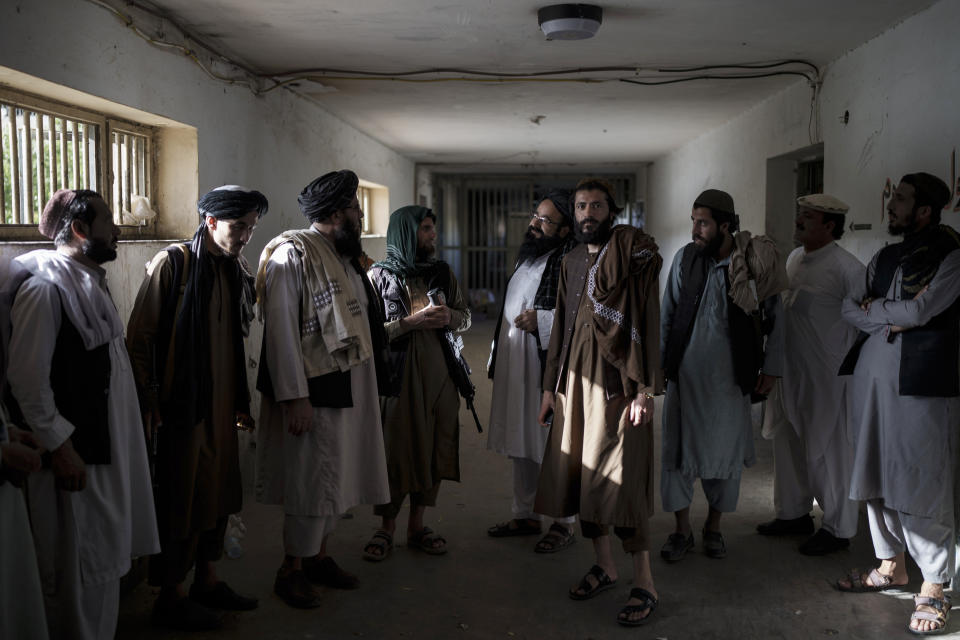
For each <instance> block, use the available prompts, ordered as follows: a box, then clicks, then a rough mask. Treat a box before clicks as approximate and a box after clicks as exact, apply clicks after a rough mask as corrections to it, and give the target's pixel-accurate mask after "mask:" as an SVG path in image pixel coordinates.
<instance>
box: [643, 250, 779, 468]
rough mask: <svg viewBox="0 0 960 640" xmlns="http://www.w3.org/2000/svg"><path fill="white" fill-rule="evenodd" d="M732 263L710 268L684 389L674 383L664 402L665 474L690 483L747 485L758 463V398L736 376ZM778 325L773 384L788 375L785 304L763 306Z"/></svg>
mask: <svg viewBox="0 0 960 640" xmlns="http://www.w3.org/2000/svg"><path fill="white" fill-rule="evenodd" d="M682 255H683V251H678V252H677V254H676V256H674V259H673V264H672V265H671V266H670V274H669V275H668V276H667V286H666V290H665V291H664V294H663V301H662V304H661V310H660V318H661V322H660V340H661V345H660V350H661V353H662V352H663V351H664V349H665V346H666V340H667V336H669V335H670V325H671V323H672V322H673V314H674V311H675V310H676V307H677V303H678V302H679V300H680V291H681V288H682V285H683V283H682V282H681V274H680V261H681V258H682ZM729 264H730V258H729V257H728V258H724V259H723V260H720V261H719V262H718V261H716V260H712V259H711V260H710V268H709V270H708V273H707V277H706V283H705V284H704V289H703V294H702V296H701V300H700V306H699V308H698V310H697V317H696V319H695V320H694V322H693V329H692V332H691V334H690V341H689V342H688V343H687V348H686V351H685V352H684V354H683V359H682V360H681V361H680V371H679V376H678V377H679V381H673V380H671V381H669V382H667V390H666V395H665V397H664V401H663V453H662V464H663V468H664V469H671V470H678V471H680V472H681V473H683V474H684V475H686V476H694V477H698V478H711V479H728V478H735V477H739V475H740V472H741V470H742V468H743V467H744V466H751V465H752V464H753V463H754V461H755V460H756V455H755V452H754V447H753V432H752V426H751V418H750V396H749V395H744V393H743V391H741V389H740V387H739V385H738V384H737V381H736V377H735V375H734V368H733V350H732V348H731V345H730V330H729V326H728V319H727V305H728V304H733V302H732V301H730V300H729V296H728V295H727V287H726V282H725V278H724V272H725V270H726V268H727V266H728V265H729ZM762 302H763V304H764V307H765V310H766V312H767V313H768V314H769V315H770V316H771V317H773V320H774V323H773V330H772V331H771V334H770V336H769V337H768V338H767V345H766V351H765V355H764V361H763V370H764V372H765V373H767V374H769V375H771V376H780V375H782V372H781V369H782V366H783V324H782V322H780V321H779V320H778V317H777V316H778V312H779V307H780V303H779V297H778V296H771V297H770V298H768V299H767V300H764V301H762Z"/></svg>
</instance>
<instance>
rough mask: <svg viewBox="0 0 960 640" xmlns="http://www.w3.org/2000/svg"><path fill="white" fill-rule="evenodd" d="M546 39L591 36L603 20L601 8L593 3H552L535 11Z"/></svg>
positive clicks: (579, 38) (585, 37) (570, 38)
mask: <svg viewBox="0 0 960 640" xmlns="http://www.w3.org/2000/svg"><path fill="white" fill-rule="evenodd" d="M537 21H538V22H539V23H540V30H541V31H543V35H545V36H547V40H585V39H587V38H592V37H593V36H594V34H595V33H596V32H597V30H598V29H599V28H600V23H601V22H603V9H601V8H600V7H598V6H597V5H594V4H552V5H550V6H549V7H543V8H542V9H540V10H538V11H537Z"/></svg>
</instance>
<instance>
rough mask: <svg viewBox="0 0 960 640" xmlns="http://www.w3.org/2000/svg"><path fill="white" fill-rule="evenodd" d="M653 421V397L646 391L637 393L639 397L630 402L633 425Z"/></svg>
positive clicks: (636, 425) (637, 425)
mask: <svg viewBox="0 0 960 640" xmlns="http://www.w3.org/2000/svg"><path fill="white" fill-rule="evenodd" d="M652 421H653V397H651V396H648V395H647V394H646V393H644V392H642V391H641V392H640V393H638V394H637V397H636V398H634V399H633V400H632V401H631V402H630V422H631V423H633V426H635V427H639V426H640V425H642V424H647V423H648V422H652Z"/></svg>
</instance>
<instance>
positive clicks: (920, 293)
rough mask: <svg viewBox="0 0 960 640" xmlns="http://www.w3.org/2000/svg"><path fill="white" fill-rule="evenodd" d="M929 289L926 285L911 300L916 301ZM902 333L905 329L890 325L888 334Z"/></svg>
mask: <svg viewBox="0 0 960 640" xmlns="http://www.w3.org/2000/svg"><path fill="white" fill-rule="evenodd" d="M929 288H930V285H927V286H925V287H924V288H923V289H920V291H917V295H915V296H913V299H914V300H916V299H917V298H919V297H920V296H922V295H923V294H925V293H926V292H927V289H929ZM904 331H906V329H904V328H903V327H901V326H898V325H895V324H893V325H890V333H903V332H904Z"/></svg>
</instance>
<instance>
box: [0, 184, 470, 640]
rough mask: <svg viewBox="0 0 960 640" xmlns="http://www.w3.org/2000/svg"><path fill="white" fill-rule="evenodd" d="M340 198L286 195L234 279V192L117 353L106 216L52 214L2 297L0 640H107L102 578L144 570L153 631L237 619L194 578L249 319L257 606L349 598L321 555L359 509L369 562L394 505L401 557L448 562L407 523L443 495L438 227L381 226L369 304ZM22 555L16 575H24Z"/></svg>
mask: <svg viewBox="0 0 960 640" xmlns="http://www.w3.org/2000/svg"><path fill="white" fill-rule="evenodd" d="M357 187H358V179H357V176H356V174H354V173H353V172H352V171H349V170H344V171H334V172H331V173H328V174H326V175H324V176H321V177H320V178H317V179H316V180H314V181H312V182H311V183H310V184H309V185H307V187H305V188H304V189H303V191H302V193H301V194H300V197H299V204H300V209H301V212H302V213H303V215H304V216H305V217H306V218H307V220H308V222H309V226H308V227H307V228H306V229H303V230H295V231H287V232H284V233H283V234H281V235H280V236H278V237H276V238H274V239H273V240H271V241H270V242H269V243H268V245H267V247H266V248H265V249H264V252H263V256H262V258H261V261H260V265H259V269H258V270H256V271H255V272H254V271H251V270H250V269H249V267H248V266H247V263H246V261H245V259H244V258H243V257H242V256H241V251H242V249H243V247H244V246H245V245H246V244H247V243H248V242H249V241H250V238H251V236H252V234H253V232H254V229H255V227H256V225H257V223H258V222H259V220H260V219H261V217H262V216H263V215H265V214H266V213H267V209H268V204H267V199H266V198H265V197H264V196H263V194H261V193H260V192H258V191H255V190H251V189H247V188H244V187H239V186H235V185H228V186H224V187H220V188H217V189H214V190H213V191H211V192H209V193H207V194H205V195H204V196H203V197H201V198H200V200H199V202H198V212H199V217H200V221H199V226H198V228H197V230H196V233H195V234H194V236H193V238H192V239H191V240H190V241H189V242H187V243H183V244H174V245H171V246H169V247H167V248H166V249H165V250H163V251H161V252H160V253H158V254H157V255H156V257H154V258H153V260H151V261H150V262H149V263H148V264H147V269H146V277H145V279H144V281H143V284H142V286H141V287H140V291H139V293H138V294H137V298H136V302H135V304H134V309H133V311H132V313H131V315H130V319H129V323H128V325H127V327H126V340H124V327H123V324H122V321H121V320H120V317H119V314H118V313H117V308H116V306H115V305H114V302H113V299H112V298H111V295H110V292H109V289H108V288H107V284H106V278H105V276H106V272H105V271H104V269H103V267H102V266H101V265H103V264H104V263H107V262H109V261H111V260H114V259H116V257H117V241H118V238H119V234H120V229H119V227H117V225H116V224H115V223H114V221H113V220H114V219H113V214H112V213H111V211H110V209H109V208H108V207H107V205H106V203H105V202H104V200H103V199H102V198H101V197H100V196H99V195H98V194H97V193H95V192H93V191H87V190H61V191H58V192H57V193H56V194H54V196H53V197H52V198H51V200H50V202H49V203H48V204H47V206H46V208H45V209H44V212H43V215H42V216H41V220H40V224H39V228H40V231H41V233H43V234H44V235H45V236H46V237H48V238H50V239H51V240H53V241H54V245H55V249H54V250H39V251H33V252H30V253H28V254H25V255H24V256H21V257H19V258H17V259H15V260H14V261H13V263H12V265H11V273H10V277H9V278H8V279H7V282H6V283H5V284H4V286H3V290H2V291H0V310H2V311H3V319H4V321H3V323H2V329H3V331H2V333H0V336H2V338H3V341H2V342H0V346H2V347H3V350H2V351H0V353H2V355H3V362H4V367H3V368H2V370H3V371H4V372H6V368H7V365H8V363H11V362H16V363H17V367H16V375H14V376H7V377H5V378H4V380H2V381H0V382H4V383H9V388H10V393H9V394H8V395H7V396H5V398H4V400H5V402H4V403H3V404H0V409H3V413H2V417H3V420H2V421H0V446H2V453H3V457H2V461H3V465H2V466H0V499H2V501H3V502H2V504H3V505H4V509H5V512H4V513H5V515H4V518H3V525H4V535H5V544H4V545H0V547H2V548H3V549H4V551H7V550H10V549H12V547H11V546H10V545H8V544H6V541H7V538H6V535H7V534H8V533H9V535H10V536H11V538H10V539H11V540H14V539H16V540H19V541H21V542H22V543H23V544H22V545H20V546H19V554H17V555H8V554H6V553H5V554H4V555H3V556H2V558H3V559H4V566H5V571H4V577H3V582H4V584H3V589H4V591H5V592H6V591H7V590H8V589H12V588H14V585H13V584H11V581H14V582H16V588H17V590H18V593H20V594H21V595H20V596H19V597H18V598H17V608H16V609H15V610H14V609H4V611H3V613H4V615H3V617H2V618H0V631H3V633H2V635H3V636H4V637H6V635H8V634H9V635H10V637H17V638H29V637H37V638H45V637H48V635H49V637H54V638H110V637H113V635H114V632H115V629H116V624H117V614H118V609H119V585H120V578H121V577H122V576H124V575H125V574H126V573H127V572H128V571H129V569H130V567H131V559H132V558H136V557H141V556H152V557H151V558H150V563H149V581H150V583H151V585H153V586H156V587H159V595H158V597H157V600H156V603H155V605H154V610H153V623H154V624H155V625H157V626H164V627H172V628H176V629H182V630H205V629H215V628H218V627H220V626H221V624H222V612H223V611H243V610H249V609H253V608H256V607H257V605H258V602H257V600H256V599H255V598H250V597H245V596H242V595H240V594H238V593H236V592H235V591H234V590H233V589H232V588H230V587H229V586H228V585H227V584H226V583H225V582H224V581H222V580H220V579H219V578H218V575H217V572H216V564H215V563H216V561H217V560H219V559H220V558H221V557H222V554H223V546H224V534H225V529H226V526H227V520H228V516H229V515H231V514H233V513H237V512H239V511H240V510H241V502H242V486H241V480H240V466H239V453H238V436H237V432H238V430H250V429H252V428H253V426H254V420H253V418H252V417H251V415H250V400H251V398H250V393H249V387H248V380H247V374H246V367H247V364H246V363H247V360H248V357H247V354H246V353H245V349H244V342H243V341H244V338H245V337H246V336H247V335H248V331H249V328H250V324H251V322H252V321H253V319H254V318H255V315H254V304H255V303H258V308H259V312H260V314H261V319H262V320H263V322H264V336H263V343H262V349H261V357H260V368H259V372H258V376H257V389H258V390H259V391H260V392H261V394H262V402H261V414H260V420H259V422H260V428H259V442H258V458H259V459H258V478H257V488H258V499H260V500H261V501H263V502H267V503H277V504H282V505H283V507H284V514H285V516H284V524H283V547H284V554H285V555H284V558H283V561H282V563H281V566H280V568H279V569H278V571H277V576H276V580H275V583H274V591H275V592H276V593H277V595H279V596H280V597H281V598H282V599H283V600H284V601H285V602H286V603H288V604H289V605H291V606H295V607H303V608H310V607H315V606H318V604H319V595H320V592H319V591H318V585H327V586H330V587H334V588H342V589H351V588H356V587H357V586H358V580H357V578H356V577H355V576H354V575H352V574H350V573H348V572H347V571H345V570H343V569H341V568H340V567H339V566H338V565H337V564H336V562H334V560H333V558H331V557H330V556H329V555H327V553H326V546H327V540H328V537H329V535H330V534H331V533H332V531H333V530H334V528H335V525H336V523H337V522H338V520H339V519H340V517H341V515H342V514H343V513H345V512H346V511H347V510H348V509H349V508H351V507H353V506H355V505H358V504H371V505H378V506H377V512H378V513H379V514H380V515H382V516H383V529H382V530H380V531H378V533H377V535H376V536H375V537H374V539H373V540H372V541H371V543H370V544H369V545H368V546H367V549H366V550H365V554H366V556H367V557H368V558H369V559H375V560H382V559H384V558H385V557H386V556H387V554H388V553H389V551H390V548H391V545H392V533H393V527H394V526H395V519H396V515H397V512H398V511H399V508H400V505H401V503H402V502H403V499H404V497H405V496H406V495H407V494H409V495H410V496H411V517H410V520H409V523H408V531H407V544H408V545H409V546H411V547H414V548H417V549H420V550H422V551H424V552H426V553H429V554H440V553H444V552H445V551H446V541H445V539H444V538H443V537H442V536H441V535H439V534H437V533H435V532H433V531H432V530H431V529H430V528H429V527H427V526H425V525H424V523H423V519H424V509H425V507H426V506H429V505H433V504H435V502H436V498H437V493H438V490H439V486H440V482H441V480H444V479H450V480H458V479H459V450H458V446H459V425H458V411H459V398H458V395H457V390H456V388H455V387H454V386H453V385H452V384H451V383H450V382H449V377H448V376H438V375H436V373H437V371H438V367H443V366H445V362H446V358H445V354H444V353H443V351H442V346H443V343H444V339H445V338H444V331H445V330H446V331H450V330H451V329H452V330H463V329H466V328H467V327H468V326H469V324H470V312H469V310H468V309H467V308H466V305H465V303H464V301H463V296H462V294H461V293H460V289H459V287H458V285H457V282H456V279H455V278H454V277H453V275H452V273H451V272H450V269H449V267H448V266H447V265H446V264H444V263H442V262H438V261H436V260H435V259H434V258H433V252H434V248H435V240H436V232H435V229H434V226H433V223H434V222H435V220H436V218H435V216H434V215H433V214H432V212H430V211H429V210H428V209H425V208H421V207H406V208H404V209H401V210H399V211H397V212H395V213H394V215H393V216H392V217H391V222H390V233H389V238H390V242H391V247H390V251H389V253H388V257H387V259H386V260H385V261H384V262H381V263H378V264H377V265H376V268H375V269H374V270H373V271H372V272H371V275H372V278H373V281H372V282H371V280H370V278H368V276H367V274H366V273H365V272H364V270H363V269H362V267H361V263H360V258H361V257H362V256H363V252H362V249H361V244H360V229H361V225H360V221H361V219H362V217H363V211H362V210H361V208H360V206H359V203H358V200H357ZM438 292H439V293H438ZM438 297H439V298H440V300H439V301H431V300H430V299H428V298H431V299H434V298H438ZM447 301H449V302H447ZM380 400H382V404H381V402H380ZM14 484H16V487H14ZM22 485H25V496H26V498H27V500H26V501H24V494H21V492H20V491H19V490H18V489H19V487H20V486H22ZM151 485H152V486H151ZM7 507H9V513H10V514H11V516H12V517H10V518H8V517H7V515H6V514H7V511H8V509H7ZM25 507H28V508H29V514H28V513H27V509H26V508H25ZM384 540H386V544H380V543H382V542H383V541H384ZM378 545H379V546H378ZM33 548H35V552H36V556H35V559H31V557H30V556H25V555H24V554H23V549H31V550H32V549H33ZM8 560H9V564H8V562H7V561H8ZM14 567H17V568H18V569H19V570H18V571H10V570H7V568H9V569H13V568H14ZM191 569H193V570H194V571H193V583H192V585H191V587H190V588H189V590H187V589H186V587H185V585H184V583H185V581H186V578H187V575H188V574H189V572H190V570H191ZM8 601H10V599H7V598H4V599H3V602H4V603H7V602H8Z"/></svg>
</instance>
